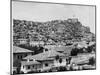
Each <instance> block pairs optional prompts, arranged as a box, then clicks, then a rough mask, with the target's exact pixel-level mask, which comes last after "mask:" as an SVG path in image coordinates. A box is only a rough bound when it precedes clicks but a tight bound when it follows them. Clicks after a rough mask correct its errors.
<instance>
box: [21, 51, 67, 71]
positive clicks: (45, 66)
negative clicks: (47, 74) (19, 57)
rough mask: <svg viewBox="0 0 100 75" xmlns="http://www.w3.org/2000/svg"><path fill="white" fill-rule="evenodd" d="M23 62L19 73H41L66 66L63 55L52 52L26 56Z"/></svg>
mask: <svg viewBox="0 0 100 75" xmlns="http://www.w3.org/2000/svg"><path fill="white" fill-rule="evenodd" d="M24 60H26V61H22V65H21V71H23V72H24V73H27V72H29V71H36V70H37V71H40V72H43V71H48V70H50V69H51V68H52V67H59V66H66V57H65V55H64V54H63V53H59V52H57V51H54V50H50V51H46V52H43V53H39V54H37V55H32V56H27V57H25V58H24ZM25 62H26V63H25ZM33 66H34V67H33Z"/></svg>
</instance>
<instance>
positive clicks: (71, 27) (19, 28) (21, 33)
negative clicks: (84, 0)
mask: <svg viewBox="0 0 100 75" xmlns="http://www.w3.org/2000/svg"><path fill="white" fill-rule="evenodd" d="M86 34H89V35H90V34H92V33H91V32H90V28H89V27H85V26H83V25H82V24H81V22H79V21H78V19H76V18H73V19H70V18H69V19H67V20H52V21H48V22H34V21H26V20H17V19H13V38H14V39H13V40H14V41H15V40H17V39H28V42H30V41H44V42H47V41H48V40H49V39H52V40H53V41H54V42H61V41H63V42H66V41H67V40H72V39H80V38H83V37H84V36H85V35H86ZM92 35H93V34H92Z"/></svg>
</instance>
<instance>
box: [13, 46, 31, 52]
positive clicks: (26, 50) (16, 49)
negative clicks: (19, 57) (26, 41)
mask: <svg viewBox="0 0 100 75" xmlns="http://www.w3.org/2000/svg"><path fill="white" fill-rule="evenodd" d="M28 52H33V51H31V50H28V49H24V48H20V47H17V46H13V53H28Z"/></svg>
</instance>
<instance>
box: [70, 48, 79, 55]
mask: <svg viewBox="0 0 100 75" xmlns="http://www.w3.org/2000/svg"><path fill="white" fill-rule="evenodd" d="M78 52H79V50H78V48H74V49H72V51H71V56H76V55H77V54H78Z"/></svg>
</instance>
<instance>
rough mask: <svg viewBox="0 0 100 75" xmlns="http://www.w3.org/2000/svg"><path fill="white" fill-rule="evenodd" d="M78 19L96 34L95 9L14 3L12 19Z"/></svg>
mask: <svg viewBox="0 0 100 75" xmlns="http://www.w3.org/2000/svg"><path fill="white" fill-rule="evenodd" d="M73 17H75V18H78V19H79V21H80V22H81V23H82V24H83V25H85V26H89V27H90V29H91V32H93V33H95V7H94V6H79V5H62V4H47V3H36V2H17V1H13V2H12V18H13V19H20V20H28V21H41V22H45V21H50V20H57V19H58V20H59V19H61V20H67V19H68V18H73Z"/></svg>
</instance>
